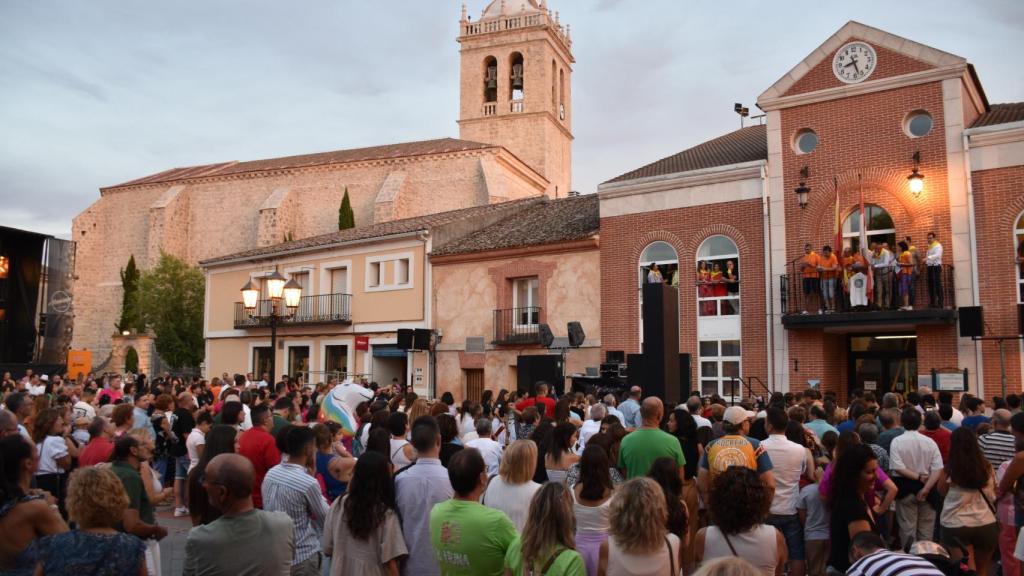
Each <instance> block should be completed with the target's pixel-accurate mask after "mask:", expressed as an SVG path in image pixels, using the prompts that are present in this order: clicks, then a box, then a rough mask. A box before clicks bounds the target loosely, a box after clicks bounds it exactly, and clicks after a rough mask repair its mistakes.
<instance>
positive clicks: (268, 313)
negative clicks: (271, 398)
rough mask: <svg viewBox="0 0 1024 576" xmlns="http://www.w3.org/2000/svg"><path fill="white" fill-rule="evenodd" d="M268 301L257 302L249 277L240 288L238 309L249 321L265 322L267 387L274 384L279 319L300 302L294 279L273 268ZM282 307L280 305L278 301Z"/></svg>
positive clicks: (299, 289) (256, 289)
mask: <svg viewBox="0 0 1024 576" xmlns="http://www.w3.org/2000/svg"><path fill="white" fill-rule="evenodd" d="M265 280H266V285H267V294H266V295H267V296H269V298H268V299H265V300H262V301H261V300H260V289H259V286H257V285H256V284H255V283H254V282H253V281H252V279H251V278H250V279H249V281H248V282H246V283H245V286H242V306H243V307H244V308H245V312H246V313H247V314H248V315H249V317H250V318H253V319H255V320H265V321H266V322H267V324H268V325H269V326H270V375H269V381H268V382H267V384H269V385H270V386H273V385H274V369H275V365H276V360H277V327H278V325H279V324H281V322H282V321H283V320H286V319H288V318H291V317H292V316H294V315H295V311H296V310H297V309H298V307H299V302H300V301H301V300H302V285H300V284H299V283H298V282H296V281H295V279H294V278H292V279H290V280H288V279H286V278H285V277H284V276H283V275H282V274H281V273H280V272H279V271H278V270H277V269H276V268H275V269H274V273H273V274H271V275H270V276H267V277H266V279H265ZM282 300H283V301H284V306H283V307H282V306H281V303H282V302H281V301H282Z"/></svg>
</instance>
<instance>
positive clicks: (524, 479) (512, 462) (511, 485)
mask: <svg viewBox="0 0 1024 576" xmlns="http://www.w3.org/2000/svg"><path fill="white" fill-rule="evenodd" d="M536 468H537V445H536V444H534V443H533V441H531V440H516V441H515V442H513V443H512V444H510V445H509V447H508V448H507V449H505V453H504V455H503V456H502V457H501V463H500V464H499V468H498V475H497V476H495V477H493V478H491V480H490V482H488V484H487V489H486V490H484V495H483V496H482V497H481V499H480V503H481V504H483V505H484V506H487V507H488V508H494V509H496V510H501V511H502V512H504V513H505V514H506V515H508V517H509V520H512V523H513V524H515V526H516V530H518V531H519V532H522V531H523V526H525V525H526V517H527V514H528V512H529V510H528V508H527V506H526V505H525V503H526V502H529V501H530V499H531V498H533V495H534V493H535V492H537V490H538V489H539V488H540V484H537V483H536V482H534V481H533V473H534V472H535V471H536Z"/></svg>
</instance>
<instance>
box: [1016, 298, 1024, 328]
mask: <svg viewBox="0 0 1024 576" xmlns="http://www.w3.org/2000/svg"><path fill="white" fill-rule="evenodd" d="M1017 334H1024V304H1017Z"/></svg>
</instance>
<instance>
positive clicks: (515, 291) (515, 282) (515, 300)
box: [512, 276, 540, 327]
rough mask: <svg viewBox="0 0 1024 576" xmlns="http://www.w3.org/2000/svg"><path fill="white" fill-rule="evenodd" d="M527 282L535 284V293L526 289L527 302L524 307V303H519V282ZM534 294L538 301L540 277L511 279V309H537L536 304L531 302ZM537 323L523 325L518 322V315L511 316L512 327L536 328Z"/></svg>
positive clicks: (538, 315)
mask: <svg viewBox="0 0 1024 576" xmlns="http://www.w3.org/2000/svg"><path fill="white" fill-rule="evenodd" d="M529 281H533V282H536V292H534V291H533V290H530V289H527V291H526V298H527V300H528V302H527V303H526V304H525V305H524V303H522V302H519V282H529ZM534 294H536V298H537V300H540V277H538V276H522V277H519V278H513V279H512V308H513V309H519V308H534V307H538V308H539V304H538V302H534V301H533V300H534V296H533V295H534ZM537 322H540V313H539V311H538V314H537ZM537 322H527V323H525V324H524V323H522V322H520V321H519V315H518V314H515V313H513V314H512V325H513V326H516V327H532V326H536V325H537Z"/></svg>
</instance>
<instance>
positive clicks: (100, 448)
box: [78, 436, 114, 467]
mask: <svg viewBox="0 0 1024 576" xmlns="http://www.w3.org/2000/svg"><path fill="white" fill-rule="evenodd" d="M113 451H114V443H113V442H111V441H110V440H107V439H106V438H104V437H102V436H99V437H97V438H93V439H92V440H89V443H88V444H86V445H85V448H82V452H81V453H80V454H79V455H78V465H79V466H82V467H85V466H95V465H97V464H102V463H104V462H106V461H108V460H110V454H111V453H112V452H113Z"/></svg>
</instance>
